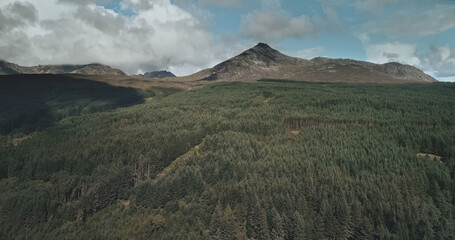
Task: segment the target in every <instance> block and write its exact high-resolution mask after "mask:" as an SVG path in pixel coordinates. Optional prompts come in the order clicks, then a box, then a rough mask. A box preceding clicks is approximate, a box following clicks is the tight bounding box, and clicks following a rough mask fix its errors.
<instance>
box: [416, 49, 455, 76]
mask: <svg viewBox="0 0 455 240" xmlns="http://www.w3.org/2000/svg"><path fill="white" fill-rule="evenodd" d="M420 58H421V59H422V64H423V66H424V67H425V68H427V69H432V70H433V71H434V72H435V75H437V76H439V77H453V76H455V49H452V48H450V47H449V46H448V45H446V46H441V47H436V46H432V47H431V48H430V50H429V51H428V52H427V53H425V54H420Z"/></svg>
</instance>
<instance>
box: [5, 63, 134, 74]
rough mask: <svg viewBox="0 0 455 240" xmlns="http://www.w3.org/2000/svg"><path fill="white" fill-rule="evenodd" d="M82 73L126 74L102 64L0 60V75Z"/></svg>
mask: <svg viewBox="0 0 455 240" xmlns="http://www.w3.org/2000/svg"><path fill="white" fill-rule="evenodd" d="M68 73H72V74H82V75H126V74H125V73H124V72H123V71H121V70H119V69H115V68H111V67H109V66H106V65H102V64H97V63H93V64H86V65H66V64H65V65H38V66H32V67H24V66H20V65H17V64H14V63H10V62H6V61H3V60H0V75H12V74H68Z"/></svg>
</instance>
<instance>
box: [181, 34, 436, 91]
mask: <svg viewBox="0 0 455 240" xmlns="http://www.w3.org/2000/svg"><path fill="white" fill-rule="evenodd" d="M185 78H186V79H188V80H207V81H257V80H260V79H266V78H273V79H288V80H296V81H312V82H375V83H400V82H421V83H429V82H436V80H435V79H434V78H432V77H431V76H429V75H427V74H425V73H424V72H423V71H421V70H420V69H418V68H416V67H413V66H410V65H404V64H400V63H396V62H393V63H386V64H374V63H369V62H363V61H356V60H351V59H330V58H322V57H318V58H314V59H311V60H305V59H300V58H294V57H290V56H287V55H284V54H282V53H280V52H279V51H277V50H275V49H273V48H271V47H270V46H269V45H267V44H265V43H259V44H258V45H256V46H255V47H253V48H251V49H249V50H247V51H245V52H243V53H241V54H240V55H238V56H235V57H233V58H231V59H229V60H227V61H224V62H222V63H220V64H218V65H216V66H214V67H213V68H210V69H205V70H202V71H200V72H198V73H195V74H193V75H190V76H188V77H185Z"/></svg>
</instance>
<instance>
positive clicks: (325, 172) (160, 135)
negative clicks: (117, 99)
mask: <svg viewBox="0 0 455 240" xmlns="http://www.w3.org/2000/svg"><path fill="white" fill-rule="evenodd" d="M2 89H4V88H2ZM88 89H91V87H89V88H88ZM22 90H24V89H21V91H22ZM106 90H107V89H106ZM120 90H122V89H120ZM120 90H119V91H120ZM123 90H125V91H127V92H128V91H131V89H123ZM123 90H122V92H123ZM4 91H5V92H9V91H7V90H4ZM27 91H32V89H28V90H27ZM139 95H140V94H139ZM1 96H2V97H3V95H1ZM42 98H44V96H43V97H42ZM92 101H95V102H96V101H100V100H99V99H98V100H94V99H91V100H90V101H89V105H90V104H92ZM140 102H141V101H139V102H136V103H140ZM142 102H143V103H140V104H136V105H134V106H128V107H125V106H123V107H121V108H117V106H118V105H117V104H116V105H115V106H116V107H115V108H108V109H100V110H99V111H87V112H85V111H81V112H80V113H78V114H71V115H64V116H61V115H60V116H61V117H59V118H53V122H52V123H53V124H51V125H46V127H34V123H37V124H40V121H39V116H41V115H37V116H38V120H37V121H35V122H28V123H27V124H30V125H31V127H27V128H26V129H27V131H26V133H22V135H21V136H16V137H14V136H13V135H14V134H16V135H17V134H18V133H19V132H25V131H22V130H21V129H22V128H23V127H20V128H17V129H16V130H7V131H5V130H3V132H2V135H0V143H1V144H0V169H1V172H0V178H1V180H0V238H2V239H14V238H16V239H30V238H34V239H349V238H350V239H373V238H375V239H451V238H455V220H454V219H455V179H454V177H455V125H454V121H453V119H455V86H453V84H440V83H438V84H430V85H412V84H409V85H375V84H321V83H293V82H273V81H272V82H261V83H254V84H248V83H218V84H213V85H209V86H206V87H204V88H202V89H199V90H195V91H186V92H182V93H177V94H173V95H170V96H167V97H157V98H153V99H151V100H150V101H142ZM64 105H70V103H69V102H67V104H64ZM45 106H49V105H47V104H45ZM54 106H57V105H52V107H51V112H55V111H56V110H55V109H61V108H60V107H57V108H55V107H54ZM4 107H5V106H4V105H2V111H1V114H2V118H5V117H4V116H3V115H5V114H4ZM33 109H34V108H33ZM33 109H30V110H27V112H29V111H30V112H33ZM63 109H65V108H63ZM9 112H11V111H9ZM8 114H9V115H7V118H8V119H14V112H13V113H8ZM44 116H46V115H44ZM21 126H22V125H21ZM40 126H41V125H40ZM29 129H31V130H29ZM32 130H33V131H32ZM17 138H20V140H17ZM14 139H16V141H15V144H13V140H14ZM419 153H420V154H419ZM426 154H432V155H428V156H427V155H426ZM439 157H441V158H439Z"/></svg>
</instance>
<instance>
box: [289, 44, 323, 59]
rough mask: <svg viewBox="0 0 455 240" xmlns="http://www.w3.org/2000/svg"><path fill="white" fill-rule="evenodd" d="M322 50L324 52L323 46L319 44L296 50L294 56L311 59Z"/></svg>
mask: <svg viewBox="0 0 455 240" xmlns="http://www.w3.org/2000/svg"><path fill="white" fill-rule="evenodd" d="M322 52H324V47H322V46H321V47H315V48H308V49H304V50H301V51H298V52H297V53H296V54H295V56H296V57H299V58H303V59H312V58H314V57H317V56H319V54H321V53H322Z"/></svg>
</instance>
